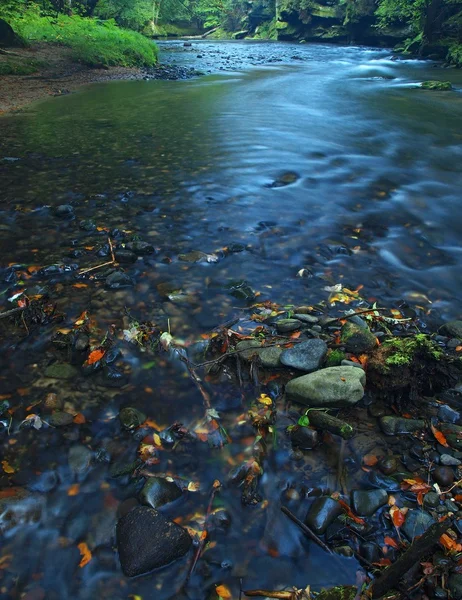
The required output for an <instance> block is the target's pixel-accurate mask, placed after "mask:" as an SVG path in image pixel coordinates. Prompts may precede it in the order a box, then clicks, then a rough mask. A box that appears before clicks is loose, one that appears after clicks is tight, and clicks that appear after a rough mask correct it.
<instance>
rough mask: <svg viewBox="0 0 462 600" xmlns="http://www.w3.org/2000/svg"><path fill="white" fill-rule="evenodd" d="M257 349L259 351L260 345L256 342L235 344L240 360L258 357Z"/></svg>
mask: <svg viewBox="0 0 462 600" xmlns="http://www.w3.org/2000/svg"><path fill="white" fill-rule="evenodd" d="M257 348H258V349H261V344H260V342H257V340H242V341H241V342H238V343H237V344H236V350H237V351H238V352H239V358H242V360H252V358H253V357H254V356H258V355H259V353H258V352H257V350H256V349H257Z"/></svg>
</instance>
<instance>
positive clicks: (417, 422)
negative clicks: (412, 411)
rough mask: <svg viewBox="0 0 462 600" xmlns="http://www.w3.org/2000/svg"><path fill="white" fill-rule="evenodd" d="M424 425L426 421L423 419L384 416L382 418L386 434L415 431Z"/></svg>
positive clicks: (382, 428)
mask: <svg viewBox="0 0 462 600" xmlns="http://www.w3.org/2000/svg"><path fill="white" fill-rule="evenodd" d="M424 427H425V421H423V420H421V419H404V418H403V417H382V418H381V419H380V428H381V430H382V431H383V433H385V434H386V435H398V434H400V433H414V432H415V431H419V430H420V429H423V428H424Z"/></svg>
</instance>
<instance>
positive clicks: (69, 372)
mask: <svg viewBox="0 0 462 600" xmlns="http://www.w3.org/2000/svg"><path fill="white" fill-rule="evenodd" d="M77 374H78V371H77V369H76V368H75V367H73V366H72V365H69V364H67V363H55V364H53V365H49V366H48V367H47V368H46V369H45V377H50V378H52V379H73V378H74V377H75V376H76V375H77Z"/></svg>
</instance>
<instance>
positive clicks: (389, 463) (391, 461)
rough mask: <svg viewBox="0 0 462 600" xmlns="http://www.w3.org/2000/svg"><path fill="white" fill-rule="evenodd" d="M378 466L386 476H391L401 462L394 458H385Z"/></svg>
mask: <svg viewBox="0 0 462 600" xmlns="http://www.w3.org/2000/svg"><path fill="white" fill-rule="evenodd" d="M377 466H378V467H379V469H380V470H381V471H382V473H383V474H384V475H391V474H392V473H394V472H395V471H396V470H397V469H398V466H399V461H398V459H397V458H395V457H394V456H384V457H383V458H382V459H380V460H379V462H378V465H377Z"/></svg>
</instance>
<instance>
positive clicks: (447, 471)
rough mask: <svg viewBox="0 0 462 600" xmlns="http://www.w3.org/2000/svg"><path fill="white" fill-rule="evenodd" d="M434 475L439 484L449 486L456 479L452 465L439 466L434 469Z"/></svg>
mask: <svg viewBox="0 0 462 600" xmlns="http://www.w3.org/2000/svg"><path fill="white" fill-rule="evenodd" d="M432 477H433V479H434V480H435V481H436V483H437V484H438V485H441V486H443V487H447V486H449V485H451V483H452V482H453V481H454V471H453V469H452V468H451V467H447V466H444V465H443V466H439V467H436V468H435V469H434V470H433V472H432Z"/></svg>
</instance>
